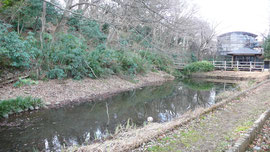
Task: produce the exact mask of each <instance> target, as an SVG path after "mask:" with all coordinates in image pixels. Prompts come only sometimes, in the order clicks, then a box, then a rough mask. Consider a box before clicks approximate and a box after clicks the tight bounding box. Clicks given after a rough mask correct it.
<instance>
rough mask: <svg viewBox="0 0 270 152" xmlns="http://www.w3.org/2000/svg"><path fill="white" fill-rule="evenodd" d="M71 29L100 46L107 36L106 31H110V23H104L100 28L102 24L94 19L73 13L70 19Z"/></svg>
mask: <svg viewBox="0 0 270 152" xmlns="http://www.w3.org/2000/svg"><path fill="white" fill-rule="evenodd" d="M68 25H69V26H70V29H69V30H70V31H73V32H75V31H78V32H79V33H80V34H82V35H83V36H84V38H85V39H87V40H88V41H91V42H92V44H93V45H95V46H98V45H100V44H102V43H104V42H105V41H106V39H107V36H106V34H105V33H104V32H108V28H109V25H108V24H104V25H103V26H102V29H100V24H99V23H97V22H96V21H93V20H87V19H84V18H82V17H81V16H78V15H73V16H72V17H70V18H69V20H68Z"/></svg>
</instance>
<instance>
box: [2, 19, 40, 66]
mask: <svg viewBox="0 0 270 152" xmlns="http://www.w3.org/2000/svg"><path fill="white" fill-rule="evenodd" d="M10 27H11V26H10V25H8V24H4V23H3V22H2V21H1V20H0V42H1V45H0V65H1V66H2V67H4V66H8V67H15V68H30V66H31V62H32V60H33V59H34V58H35V56H36V55H37V54H38V53H40V50H39V49H38V48H36V47H35V45H34V43H36V41H35V39H34V37H33V35H32V33H30V34H29V36H28V37H26V39H22V38H21V37H20V36H19V35H18V34H17V33H16V32H14V31H12V32H9V31H8V28H10Z"/></svg>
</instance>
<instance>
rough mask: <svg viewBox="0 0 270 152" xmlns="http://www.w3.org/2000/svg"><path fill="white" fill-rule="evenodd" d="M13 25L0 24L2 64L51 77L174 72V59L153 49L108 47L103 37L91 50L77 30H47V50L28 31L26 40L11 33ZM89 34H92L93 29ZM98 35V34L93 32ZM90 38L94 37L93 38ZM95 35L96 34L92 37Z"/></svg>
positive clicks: (76, 77) (45, 45) (45, 46)
mask: <svg viewBox="0 0 270 152" xmlns="http://www.w3.org/2000/svg"><path fill="white" fill-rule="evenodd" d="M9 27H10V25H7V24H4V23H2V22H1V23H0V36H1V37H0V41H1V42H2V43H1V46H0V49H1V51H0V59H1V61H0V64H1V67H10V66H11V67H15V68H20V69H32V70H34V69H35V70H38V71H39V72H34V73H38V76H35V77H39V75H42V76H46V77H47V78H49V79H62V78H74V79H82V78H84V77H91V78H99V77H105V76H109V75H129V76H133V75H136V74H139V73H144V72H146V71H148V70H162V71H166V72H169V73H171V72H172V70H171V68H170V67H171V65H172V61H170V60H169V59H168V58H166V57H164V56H162V55H159V54H156V53H152V52H149V51H129V50H113V49H108V48H107V47H106V45H105V44H103V42H102V41H103V40H102V38H104V39H105V37H103V36H100V37H99V38H100V39H99V42H98V43H96V44H99V46H97V47H95V49H94V50H93V51H90V50H89V47H88V46H87V42H86V40H84V39H83V37H81V36H80V35H78V36H76V35H77V34H76V33H73V34H71V33H57V34H56V35H54V37H55V38H54V39H53V38H52V37H53V36H52V35H50V34H49V33H44V41H45V43H44V45H43V49H39V48H40V44H39V43H38V41H37V40H36V39H35V38H34V35H33V34H31V33H28V36H27V37H26V39H22V38H21V37H20V36H19V35H18V34H17V33H16V32H8V29H9ZM85 33H86V34H89V35H91V31H89V33H87V32H85ZM93 35H96V34H93ZM89 38H90V37H89ZM92 38H93V37H92Z"/></svg>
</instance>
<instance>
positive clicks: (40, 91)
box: [0, 72, 174, 107]
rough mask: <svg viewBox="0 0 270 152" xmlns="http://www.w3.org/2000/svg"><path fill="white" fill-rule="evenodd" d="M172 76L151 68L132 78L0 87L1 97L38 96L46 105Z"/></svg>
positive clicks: (106, 94) (85, 98)
mask: <svg viewBox="0 0 270 152" xmlns="http://www.w3.org/2000/svg"><path fill="white" fill-rule="evenodd" d="M173 79H174V77H173V76H171V75H169V74H167V73H165V72H150V73H148V74H146V75H138V76H136V78H135V79H133V80H130V81H128V80H125V79H122V78H120V77H118V76H112V77H110V78H106V79H90V78H89V79H83V80H80V81H77V80H72V79H68V80H50V81H47V82H46V81H39V83H38V84H37V85H30V86H23V87H20V88H16V87H14V86H13V85H12V84H9V85H7V86H4V87H3V88H0V100H4V99H10V98H16V97H18V96H22V97H24V96H32V97H36V98H41V99H42V100H43V101H45V104H46V105H47V106H48V107H57V106H62V105H66V104H70V103H72V104H73V103H76V102H77V103H78V102H84V101H90V100H93V99H103V98H106V97H109V96H111V95H114V94H117V93H120V92H124V91H128V90H132V89H135V88H140V87H144V86H148V85H159V84H162V83H163V82H165V81H168V80H173Z"/></svg>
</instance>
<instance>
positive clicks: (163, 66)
mask: <svg viewBox="0 0 270 152" xmlns="http://www.w3.org/2000/svg"><path fill="white" fill-rule="evenodd" d="M139 54H140V55H141V57H142V58H144V59H146V61H147V62H148V63H149V64H150V65H152V66H153V69H156V70H161V71H166V72H168V73H171V72H172V68H171V67H172V65H173V62H172V61H171V60H170V59H169V58H167V57H165V56H163V55H160V54H157V53H152V52H149V51H142V50H141V51H139Z"/></svg>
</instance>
